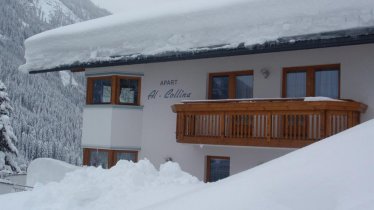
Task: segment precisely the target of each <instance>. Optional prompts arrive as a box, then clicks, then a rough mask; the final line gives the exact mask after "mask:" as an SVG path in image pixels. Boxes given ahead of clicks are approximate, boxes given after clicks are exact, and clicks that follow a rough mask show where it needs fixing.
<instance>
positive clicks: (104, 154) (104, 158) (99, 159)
mask: <svg viewBox="0 0 374 210" xmlns="http://www.w3.org/2000/svg"><path fill="white" fill-rule="evenodd" d="M89 165H90V166H95V167H99V166H101V167H102V168H108V151H103V150H91V151H90V160H89Z"/></svg>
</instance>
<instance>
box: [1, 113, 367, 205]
mask: <svg viewBox="0 0 374 210" xmlns="http://www.w3.org/2000/svg"><path fill="white" fill-rule="evenodd" d="M373 154H374V120H371V121H369V122H366V123H364V124H361V125H359V126H356V127H354V128H353V129H350V130H347V131H344V132H342V133H340V134H337V135H335V136H333V137H330V138H328V139H325V140H323V141H320V142H318V143H315V144H313V145H311V146H308V147H305V148H303V149H300V150H297V151H295V152H292V153H289V154H288V155H285V156H283V157H281V158H278V159H275V160H273V161H270V162H268V163H265V164H263V165H260V166H258V167H256V168H254V169H251V170H248V171H245V172H242V173H239V174H237V175H233V176H231V177H229V178H227V179H224V180H221V181H219V182H216V183H212V184H204V183H202V182H199V181H198V180H197V179H196V178H195V177H192V176H191V175H189V174H187V173H185V172H183V171H181V170H180V168H179V166H178V164H176V163H172V162H168V163H165V164H164V165H162V166H161V167H160V170H156V169H155V167H154V166H153V165H152V164H151V163H150V162H149V161H147V160H142V161H139V163H136V164H135V163H131V162H127V161H120V162H119V163H118V164H117V165H116V166H115V167H113V168H112V169H109V170H104V169H101V168H94V167H87V168H82V169H78V170H75V171H73V172H70V173H68V174H67V176H66V177H65V178H64V179H63V180H62V181H60V182H52V183H49V184H46V185H36V187H35V189H34V190H33V191H30V192H22V193H13V194H8V195H3V196H0V204H1V210H23V209H30V210H34V209H35V210H44V209H53V210H66V209H69V210H78V209H81V210H96V209H97V210H98V209H150V210H157V209H160V210H161V209H162V210H168V209H170V210H176V209H178V210H179V209H195V210H199V209H215V210H217V209H218V210H219V209H222V210H223V209H225V210H226V209H235V210H237V209H254V210H260V209H261V210H262V209H263V210H309V209H310V210H334V209H336V210H372V209H374V182H373V181H372V179H373V177H374V168H373V165H374V155H373Z"/></svg>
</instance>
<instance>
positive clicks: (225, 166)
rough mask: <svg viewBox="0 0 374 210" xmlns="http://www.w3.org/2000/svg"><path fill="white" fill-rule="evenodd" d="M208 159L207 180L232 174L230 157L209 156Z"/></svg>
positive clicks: (216, 179)
mask: <svg viewBox="0 0 374 210" xmlns="http://www.w3.org/2000/svg"><path fill="white" fill-rule="evenodd" d="M206 161H207V162H206V179H205V180H206V182H215V181H218V180H220V179H224V178H226V177H228V176H230V157H218V156H207V158H206Z"/></svg>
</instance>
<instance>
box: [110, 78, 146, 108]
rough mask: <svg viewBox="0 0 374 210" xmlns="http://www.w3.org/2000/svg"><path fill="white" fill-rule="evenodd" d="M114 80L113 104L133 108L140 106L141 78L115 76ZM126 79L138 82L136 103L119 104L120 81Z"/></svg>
mask: <svg viewBox="0 0 374 210" xmlns="http://www.w3.org/2000/svg"><path fill="white" fill-rule="evenodd" d="M115 77H116V78H115V79H116V83H115V86H116V94H115V103H116V104H120V105H133V106H140V94H141V87H142V84H141V81H142V80H141V78H140V77H131V76H115ZM121 79H127V80H136V81H138V95H137V96H136V103H121V102H120V100H119V97H120V94H121V91H120V80H121Z"/></svg>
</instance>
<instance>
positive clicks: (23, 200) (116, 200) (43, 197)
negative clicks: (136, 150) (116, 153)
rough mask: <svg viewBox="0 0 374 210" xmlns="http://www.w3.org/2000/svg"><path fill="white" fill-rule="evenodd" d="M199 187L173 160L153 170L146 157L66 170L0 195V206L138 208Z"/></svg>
mask: <svg viewBox="0 0 374 210" xmlns="http://www.w3.org/2000/svg"><path fill="white" fill-rule="evenodd" d="M49 163H51V162H49ZM38 165H40V164H38ZM46 167H48V166H46ZM50 170H53V169H50ZM202 186H203V184H202V183H201V182H199V181H198V179H197V178H196V177H193V176H191V175H189V174H187V173H185V172H183V171H182V170H181V169H180V167H179V165H178V164H177V163H172V162H167V163H165V164H163V165H161V166H160V170H156V169H155V167H154V166H153V165H152V164H151V163H150V162H149V161H148V160H141V161H139V162H138V163H133V162H129V161H119V162H118V163H117V165H116V166H114V167H112V168H111V169H109V170H107V169H102V168H95V167H85V168H81V169H77V170H75V171H73V172H70V173H68V174H67V175H66V177H65V178H64V179H63V180H62V181H60V182H51V183H49V184H46V185H36V186H35V188H34V190H33V191H30V192H22V193H13V194H8V195H4V196H0V204H1V205H0V209H1V210H26V209H27V210H43V209H46V210H47V209H48V210H67V209H69V210H77V209H87V210H104V209H141V208H145V207H147V206H150V205H153V204H156V203H158V202H165V201H167V200H173V199H175V198H176V197H177V196H180V195H182V194H186V193H188V192H191V191H192V190H196V189H197V188H199V187H202Z"/></svg>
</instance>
